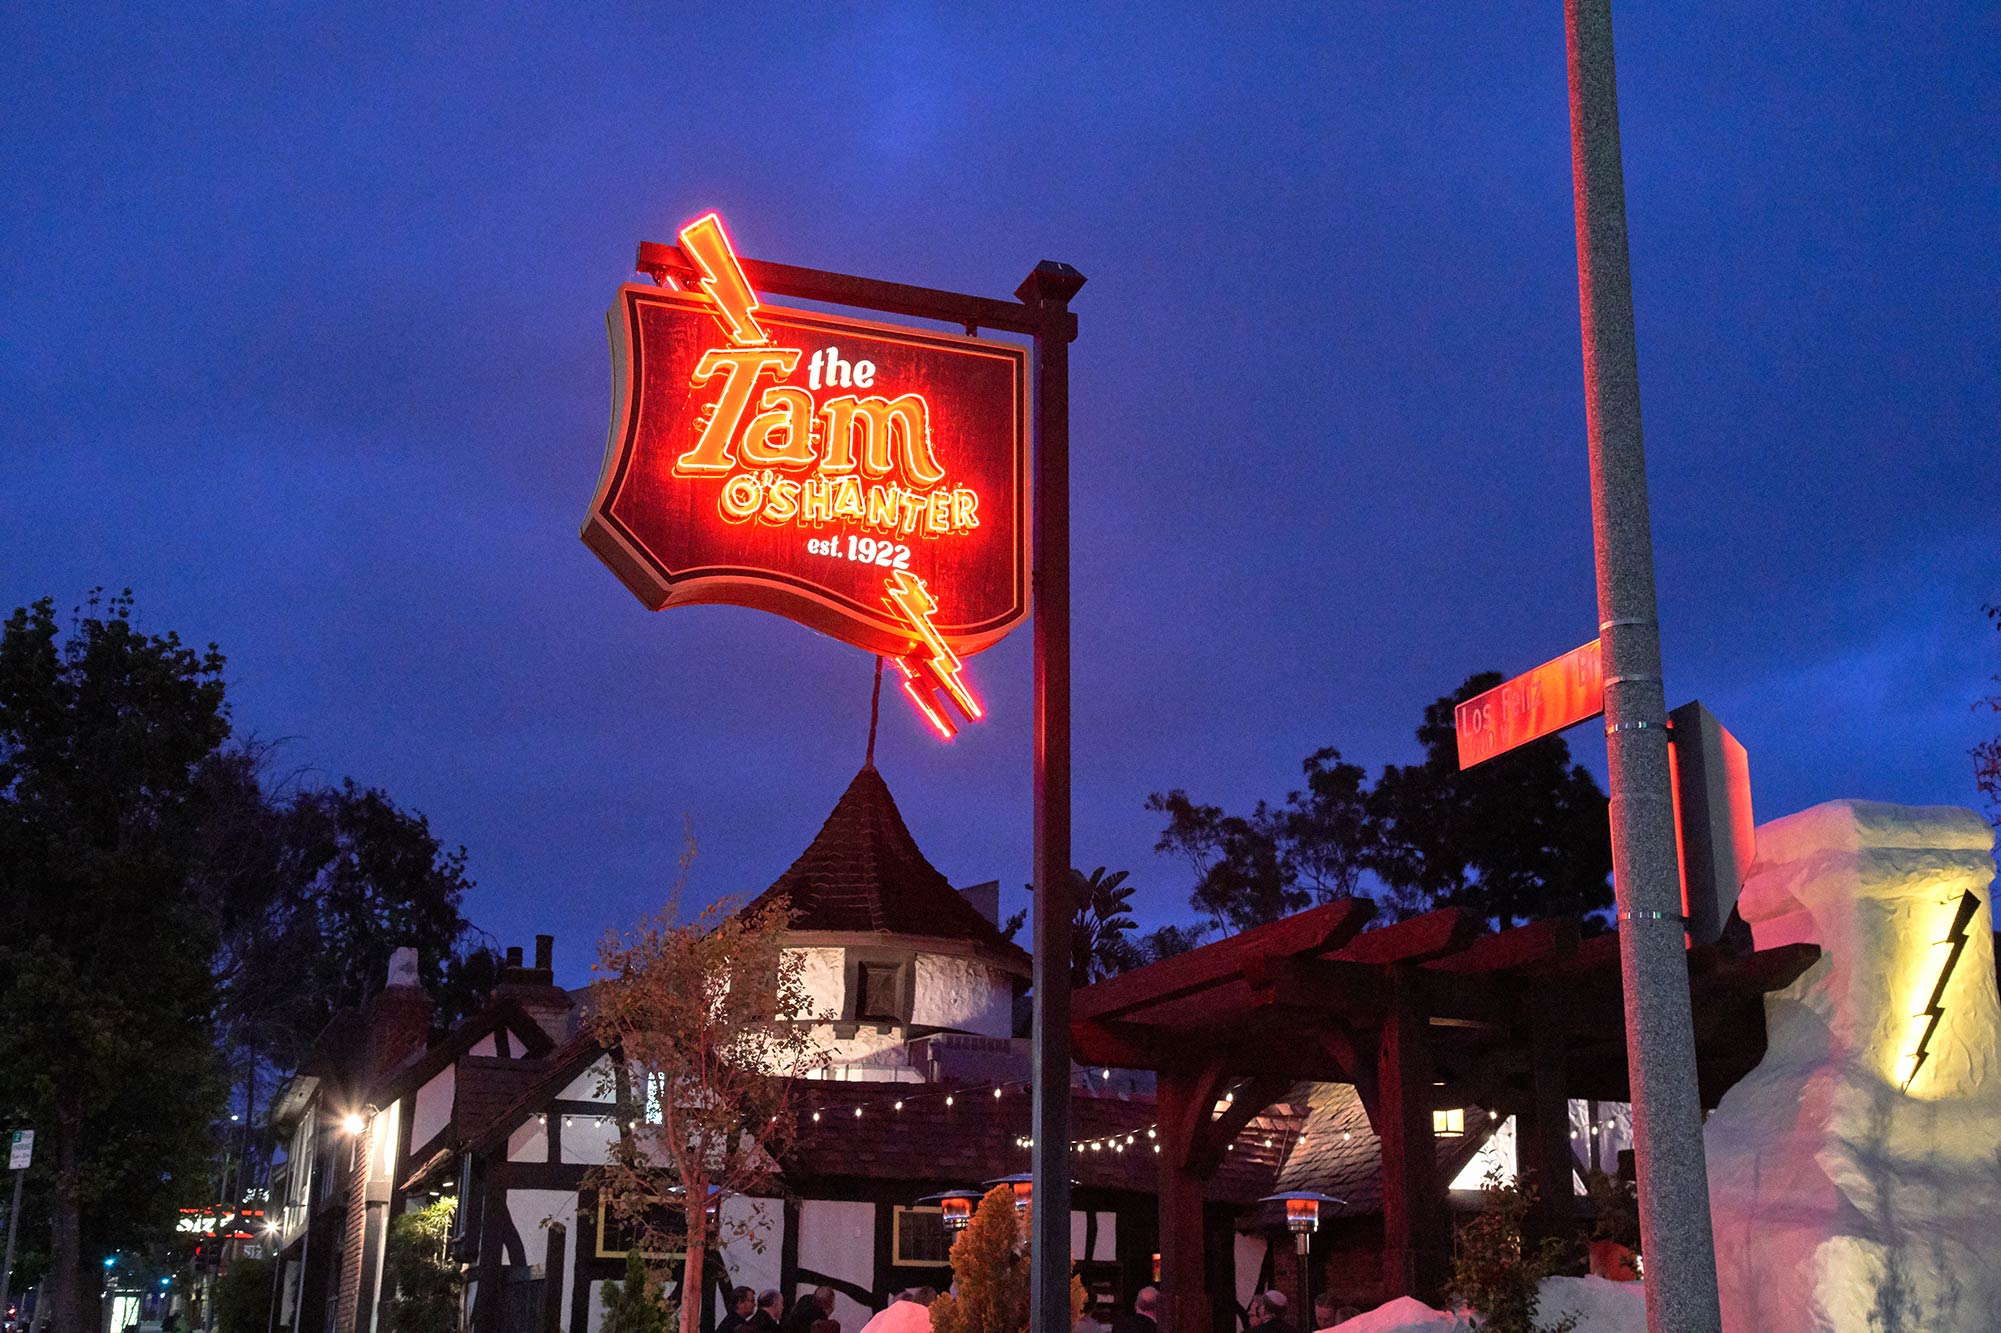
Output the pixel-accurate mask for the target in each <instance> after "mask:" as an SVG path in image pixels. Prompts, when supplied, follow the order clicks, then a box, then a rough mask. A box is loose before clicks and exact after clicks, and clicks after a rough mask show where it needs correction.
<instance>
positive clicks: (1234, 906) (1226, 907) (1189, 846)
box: [1146, 787, 1312, 931]
mask: <svg viewBox="0 0 2001 1333" xmlns="http://www.w3.org/2000/svg"><path fill="white" fill-rule="evenodd" d="M1146 808H1147V809H1149V810H1152V811H1155V812H1157V813H1160V814H1165V815H1166V816H1167V827H1166V828H1165V829H1163V830H1161V834H1160V840H1159V841H1158V842H1156V843H1155V844H1154V847H1153V849H1154V850H1155V851H1157V852H1172V853H1175V854H1176V855H1179V856H1180V857H1182V858H1183V859H1184V860H1186V861H1187V862H1188V864H1189V865H1190V866H1191V867H1192V868H1193V869H1194V871H1195V889H1194V891H1193V892H1192V893H1190V894H1189V896H1188V901H1189V904H1190V905H1191V906H1192V907H1194V908H1195V910H1196V911H1198V912H1201V913H1202V914H1203V915H1204V916H1206V917H1208V918H1209V921H1210V922H1211V924H1212V925H1213V926H1214V927H1215V928H1216V929H1218V930H1225V931H1231V930H1246V929H1248V928H1250V927H1251V926H1257V925H1263V924H1264V923H1265V922H1267V921H1276V920H1278V918H1280V917H1282V916H1286V915H1288V914H1290V913H1292V912H1297V911H1299V910H1300V909H1301V908H1303V907H1305V906H1307V905H1308V904H1309V903H1310V902H1312V897H1311V895H1309V894H1308V893H1307V891H1306V890H1305V889H1303V888H1301V887H1300V886H1299V882H1298V872H1297V870H1296V869H1295V868H1294V867H1293V866H1292V864H1291V863H1290V862H1289V860H1288V859H1287V857H1286V853H1285V847H1284V837H1285V820H1284V816H1283V815H1282V814H1281V813H1279V812H1277V811H1274V810H1272V809H1271V808H1270V807H1268V806H1267V805H1266V804H1265V803H1264V802H1263V801H1259V802H1258V805H1257V809H1255V810H1254V811H1252V812H1251V814H1250V815H1249V817H1245V816H1242V815H1226V814H1224V813H1223V810H1222V807H1221V806H1215V805H1198V804H1197V803H1196V802H1195V801H1194V799H1193V798H1191V797H1190V796H1189V795H1188V793H1187V792H1186V791H1183V790H1182V789H1180V788H1178V787H1177V788H1175V789H1174V790H1173V791H1170V792H1167V793H1166V794H1164V795H1163V794H1162V793H1160V792H1155V793H1154V794H1153V795H1151V796H1149V797H1147V799H1146Z"/></svg>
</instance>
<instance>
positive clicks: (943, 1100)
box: [535, 1068, 1350, 1157]
mask: <svg viewBox="0 0 2001 1333" xmlns="http://www.w3.org/2000/svg"><path fill="white" fill-rule="evenodd" d="M1093 1072H1094V1071H1092V1070H1089V1069H1084V1070H1080V1071H1079V1072H1078V1073H1076V1074H1073V1075H1072V1078H1071V1086H1072V1087H1077V1086H1079V1084H1081V1085H1082V1087H1083V1088H1084V1089H1086V1090H1088V1089H1089V1088H1090V1086H1091V1074H1092V1073H1093ZM1095 1072H1096V1074H1097V1075H1098V1077H1099V1079H1101V1080H1107V1081H1108V1080H1109V1079H1110V1078H1111V1076H1112V1071H1111V1070H1110V1069H1106V1068H1100V1069H1098V1070H1096V1071H1095ZM829 1081H835V1080H829ZM841 1086H842V1087H844V1088H866V1089H867V1090H869V1091H870V1092H874V1091H875V1090H876V1089H878V1088H881V1089H896V1095H895V1096H893V1097H891V1096H888V1095H886V1094H885V1095H884V1096H882V1097H881V1098H879V1099H878V1100H877V1102H876V1104H875V1105H874V1106H868V1105H863V1104H856V1105H852V1106H848V1107H845V1108H834V1107H831V1106H828V1105H826V1104H820V1105H810V1106H808V1107H807V1108H805V1109H804V1110H803V1112H802V1114H801V1119H802V1120H803V1121H804V1122H805V1123H807V1124H814V1125H818V1124H824V1123H829V1122H835V1121H839V1120H862V1119H865V1118H867V1116H868V1115H869V1114H871V1113H874V1114H877V1115H881V1114H885V1112H884V1109H883V1107H884V1105H885V1104H886V1105H887V1107H888V1110H887V1112H886V1114H888V1115H891V1116H895V1115H898V1114H900V1113H902V1112H903V1110H904V1109H905V1108H906V1107H910V1106H913V1105H923V1104H925V1103H929V1102H936V1103H939V1104H940V1105H942V1106H943V1107H945V1108H946V1109H950V1108H952V1107H955V1106H957V1105H959V1104H960V1103H961V1102H962V1101H963V1102H965V1103H967V1104H969V1105H972V1104H978V1103H980V1102H981V1101H982V1100H991V1101H1003V1100H1005V1099H1006V1098H1007V1096H1008V1095H1009V1094H1010V1093H1026V1092H1028V1091H1029V1089H1030V1087H1031V1086H1032V1085H1031V1084H1030V1083H1029V1081H1028V1080H1026V1079H1008V1080H1004V1081H1001V1082H998V1083H978V1084H972V1085H965V1084H952V1085H946V1086H934V1087H929V1088H925V1089H924V1090H923V1091H910V1090H909V1089H910V1088H911V1086H912V1085H910V1084H904V1083H875V1082H873V1081H870V1082H846V1081H841ZM1236 1095H1237V1094H1236V1091H1235V1089H1229V1090H1226V1091H1225V1092H1224V1093H1223V1095H1222V1097H1221V1098H1219V1099H1218V1103H1217V1104H1218V1107H1219V1108H1221V1107H1224V1106H1228V1105H1230V1104H1231V1103H1232V1102H1234V1101H1235V1100H1236ZM616 1119H617V1117H615V1116H613V1115H611V1114H608V1113H604V1112H595V1113H594V1112H587V1111H584V1112H579V1111H566V1112H564V1113H563V1124H564V1126H565V1127H568V1126H572V1125H574V1124H575V1123H576V1122H577V1121H579V1120H588V1121H591V1122H593V1123H596V1124H605V1123H609V1122H613V1121H615V1120H616ZM535 1120H536V1123H537V1124H546V1123H547V1121H548V1113H546V1112H541V1113H538V1114H537V1115H536V1117H535ZM620 1123H622V1124H623V1125H624V1127H625V1128H626V1129H632V1128H635V1127H636V1125H637V1123H638V1122H637V1121H633V1120H626V1121H623V1122H620ZM1241 1132H1244V1131H1240V1133H1241ZM1142 1135H1144V1136H1145V1140H1146V1141H1145V1142H1144V1143H1142V1142H1141V1136H1142ZM1285 1137H1286V1140H1287V1142H1286V1144H1285V1146H1284V1147H1283V1148H1282V1149H1280V1156H1281V1157H1283V1156H1285V1155H1286V1154H1288V1153H1290V1152H1291V1150H1292V1148H1293V1147H1294V1146H1296V1145H1299V1144H1304V1143H1305V1142H1306V1135H1305V1134H1304V1133H1303V1132H1299V1131H1287V1132H1286V1133H1285ZM1342 1137H1343V1138H1344V1139H1345V1138H1348V1137H1350V1135H1349V1134H1348V1133H1346V1132H1345V1131H1344V1132H1343V1134H1342ZM1014 1143H1015V1146H1016V1147H1017V1148H1020V1149H1023V1150H1027V1149H1031V1148H1033V1147H1034V1146H1035V1140H1034V1138H1033V1136H1031V1135H1027V1134H1017V1135H1015V1136H1014ZM1263 1143H1264V1146H1265V1147H1266V1148H1272V1147H1274V1146H1276V1144H1275V1140H1274V1137H1273V1135H1272V1134H1270V1133H1266V1134H1265V1135H1263ZM1236 1147H1237V1145H1236V1143H1235V1141H1234V1140H1233V1141H1232V1142H1231V1143H1230V1144H1229V1145H1228V1150H1229V1151H1231V1152H1235V1151H1236ZM1144 1148H1151V1149H1152V1150H1153V1151H1154V1152H1156V1153H1157V1152H1159V1151H1160V1123H1159V1122H1158V1121H1154V1122H1153V1123H1151V1124H1147V1125H1141V1126H1136V1127H1134V1128H1132V1129H1127V1130H1118V1131H1115V1132H1113V1133H1110V1134H1098V1135H1092V1136H1087V1137H1084V1138H1078V1139H1072V1140H1071V1142H1070V1150H1071V1151H1072V1152H1077V1153H1086V1152H1113V1153H1123V1152H1125V1151H1127V1150H1128V1149H1134V1150H1140V1149H1144Z"/></svg>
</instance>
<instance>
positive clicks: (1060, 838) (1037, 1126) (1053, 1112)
mask: <svg viewBox="0 0 2001 1333" xmlns="http://www.w3.org/2000/svg"><path fill="white" fill-rule="evenodd" d="M1083 285H1084V275H1083V274H1081V273H1079V272H1077V270H1076V269H1074V268H1071V267H1070V266H1069V265H1068V264H1059V263H1056V262H1054V261H1052V260H1047V259H1045V260H1043V261H1042V262H1041V263H1040V264H1037V265H1036V266H1035V269H1034V271H1033V272H1031V273H1030V274H1029V275H1028V277H1027V278H1025V279H1024V280H1023V281H1022V284H1021V286H1020V287H1019V288H1018V289H1017V290H1016V291H1015V296H1016V297H1018V298H1019V299H1020V300H1021V302H1022V304H1024V305H1027V306H1030V307H1032V308H1033V309H1034V310H1036V311H1037V312H1038V313H1039V314H1040V316H1041V323H1040V326H1039V327H1038V328H1037V329H1036V332H1035V503H1034V506H1033V510H1032V514H1031V518H1032V521H1033V523H1034V529H1035V531H1034V547H1035V558H1034V570H1035V573H1034V578H1035V587H1034V591H1035V622H1034V624H1035V648H1034V653H1035V793H1034V801H1035V861H1034V872H1035V921H1034V925H1033V936H1034V938H1033V941H1032V942H1033V944H1034V953H1033V961H1034V976H1033V979H1032V980H1033V985H1034V988H1035V1011H1034V1014H1033V1016H1032V1018H1031V1019H1030V1029H1029V1046H1030V1049H1031V1059H1032V1062H1033V1063H1032V1066H1031V1072H1032V1075H1033V1080H1034V1099H1035V1102H1034V1113H1033V1119H1032V1122H1031V1123H1032V1125H1033V1128H1032V1129H1031V1131H1030V1133H1031V1136H1032V1146H1031V1148H1030V1152H1029V1165H1030V1167H1031V1169H1032V1174H1033V1176H1034V1199H1035V1205H1034V1208H1033V1210H1032V1211H1031V1213H1030V1215H1029V1245H1030V1249H1031V1252H1032V1256H1033V1257H1032V1259H1031V1266H1030V1269H1029V1327H1030V1328H1031V1329H1033V1330H1034V1333H1069V1329H1070V917H1071V913H1072V912H1073V911H1074V910H1075V909H1074V906H1073V904H1072V903H1071V901H1070V900H1071V898H1072V896H1073V895H1072V894H1071V891H1070V340H1071V339H1072V338H1074V337H1076V336H1077V333H1076V329H1077V325H1076V321H1075V319H1074V317H1072V316H1071V314H1070V298H1071V297H1073V296H1075V295H1076V294H1077V291H1078V289H1079V288H1081V287H1082V286H1083Z"/></svg>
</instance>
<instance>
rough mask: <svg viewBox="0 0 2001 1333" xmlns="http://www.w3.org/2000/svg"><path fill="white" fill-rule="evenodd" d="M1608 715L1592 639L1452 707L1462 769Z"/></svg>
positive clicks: (1600, 667)
mask: <svg viewBox="0 0 2001 1333" xmlns="http://www.w3.org/2000/svg"><path fill="white" fill-rule="evenodd" d="M1604 711H1605V665H1604V662H1603V660H1602V659H1601V658H1600V656H1599V653H1598V640H1596V639H1593V640H1592V641H1591V642H1589V643H1587V644H1585V645H1583V646H1582V647H1579V648H1572V649H1571V650H1570V651H1569V652H1567V653H1565V654H1564V655H1563V656H1561V657H1559V658H1557V659H1555V660H1554V661H1550V662H1544V663H1543V664H1542V665H1541V666H1539V667H1537V668H1536V669H1535V670H1533V671H1528V672H1524V673H1523V674H1521V675H1519V676H1516V677H1515V678H1514V679H1513V680H1510V681H1504V682H1502V683H1501V684H1499V685H1496V686H1495V687H1494V688H1493V689H1491V690H1488V691H1487V692H1486V693H1484V694H1476V695H1474V696H1473V697H1472V698H1471V699H1468V700H1467V701H1466V702H1465V703H1463V704H1460V705H1459V706H1458V707H1457V708H1455V709H1453V710H1452V722H1453V729H1454V730H1455V731H1456V732H1457V733H1458V741H1459V767H1460V768H1461V769H1462V770H1463V769H1468V768H1471V767H1473V765H1475V764H1479V763H1484V762H1486V761H1487V760H1489V759H1492V758H1493V757H1494V756H1495V755H1497V754H1500V753H1502V752H1503V751H1506V750H1512V749H1514V748H1515V747H1516V746H1517V745H1526V744H1528V743H1529V742H1530V741H1532V740H1537V739H1539V738H1541V737H1543V736H1548V735H1550V734H1552V733H1554V732H1558V731H1562V730H1563V729H1564V728H1565V727H1570V726H1575V725H1576V724H1577V723H1579V722H1582V721H1584V719H1586V718H1588V717H1596V716H1597V715H1598V714H1600V713H1602V712H1604Z"/></svg>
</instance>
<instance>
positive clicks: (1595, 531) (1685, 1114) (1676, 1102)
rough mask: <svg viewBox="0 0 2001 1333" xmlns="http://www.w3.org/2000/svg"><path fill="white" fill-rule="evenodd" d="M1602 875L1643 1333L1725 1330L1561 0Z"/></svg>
mask: <svg viewBox="0 0 2001 1333" xmlns="http://www.w3.org/2000/svg"><path fill="white" fill-rule="evenodd" d="M1563 19H1564V24H1563V26H1564V35H1565V38H1566V41H1567V45H1568V48H1569V72H1570V161H1571V171H1572V176H1573V180H1574V185H1575V206H1576V217H1577V301H1578V310H1579V314H1580V316H1581V319H1582V324H1583V334H1584V415H1585V422H1586V427H1587V432H1588V436H1589V442H1590V453H1591V533H1592V544H1593V547H1594V549H1595V551H1596V556H1597V559H1596V565H1597V581H1598V619H1599V622H1600V623H1599V627H1598V633H1599V638H1600V640H1601V641H1602V644H1603V654H1604V663H1605V743H1606V752H1607V768H1608V770H1609V773H1608V776H1609V778H1610V787H1611V798H1612V799H1611V820H1612V876H1613V885H1614V887H1615V889H1616V891H1617V893H1618V903H1619V971H1620V976H1621V978H1622V979H1623V980H1624V982H1625V991H1626V1067H1627V1071H1628V1074H1629V1075H1630V1079H1631V1083H1632V1095H1633V1150H1634V1159H1635V1162H1636V1163H1637V1165H1638V1168H1639V1186H1640V1237H1641V1252H1642V1253H1643V1254H1644V1255H1645V1256H1646V1265H1647V1281H1646V1297H1647V1327H1648V1328H1649V1329H1650V1330H1652V1333H1712V1331H1714V1330H1720V1329H1721V1327H1722V1316H1721V1314H1720V1313H1719V1311H1718V1305H1717V1291H1716V1250H1715V1243H1714V1240H1713V1239H1712V1236H1711V1232H1710V1220H1709V1176H1708V1168H1707V1165H1706V1162H1705V1159H1704V1157H1703V1149H1702V1106H1701V1101H1700V1099H1699V1097H1698V1095H1697V1091H1696V1075H1695V1036H1694V1031H1693V1029H1692V1026H1691V1023H1690V1012H1689V998H1688V961H1687V956H1686V951H1685V948H1684V944H1683V939H1682V931H1683V922H1682V904H1681V884H1680V875H1679V868H1678V863H1677V860H1676V853H1675V835H1674V811H1673V805H1672V797H1671V795H1670V787H1669V776H1668V748H1667V747H1668V738H1667V700H1666V694H1665V692H1664V690H1663V688H1662V685H1661V650H1660V626H1659V623H1658V621H1657V619H1656V615H1657V613H1656V610H1655V605H1654V555H1653V533H1652V527H1651V522H1650V520H1649V518H1648V513H1647V469H1646V452H1645V449H1644V448H1643V446H1642V443H1641V436H1640V380H1639V362H1638V356H1637V353H1636V352H1635V349H1634V339H1633V289H1632V273H1631V270H1630V268H1629V266H1628V257H1627V250H1626V193H1625V180H1624V169H1623V167H1622V165H1621V163H1620V157H1619V94H1618V85H1617V81H1616V78H1615V75H1614V70H1613V61H1612V9H1611V0H1564V6H1563Z"/></svg>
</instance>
